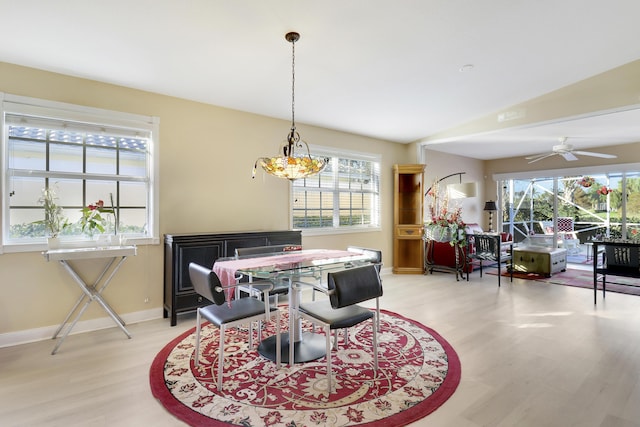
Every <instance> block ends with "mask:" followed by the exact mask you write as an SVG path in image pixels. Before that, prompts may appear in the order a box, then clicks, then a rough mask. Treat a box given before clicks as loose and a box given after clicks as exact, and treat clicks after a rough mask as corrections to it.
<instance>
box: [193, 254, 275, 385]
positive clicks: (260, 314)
mask: <svg viewBox="0 0 640 427" xmlns="http://www.w3.org/2000/svg"><path fill="white" fill-rule="evenodd" d="M189 278H190V279H191V283H192V285H193V288H194V290H195V291H196V293H197V294H198V295H200V296H202V297H203V298H206V299H207V300H209V301H211V302H212V303H213V304H211V305H207V306H204V307H199V308H198V309H197V316H196V349H195V365H196V366H199V364H200V363H199V361H200V331H201V323H202V319H201V318H202V317H204V318H205V319H206V320H208V321H209V322H210V323H211V324H212V325H213V326H215V327H217V328H218V329H219V330H220V348H219V352H218V391H221V390H222V371H223V368H224V335H225V331H226V329H227V328H229V327H235V326H239V325H244V324H247V323H248V324H249V348H253V322H258V341H260V338H261V332H262V328H261V325H260V323H261V322H262V321H265V322H269V321H270V320H271V315H272V314H275V322H276V348H277V349H279V348H280V311H279V310H278V307H271V305H270V304H269V298H268V292H269V290H268V289H267V288H266V287H265V288H264V291H263V292H265V298H264V300H263V301H261V300H259V299H257V298H253V297H246V298H240V299H233V300H230V301H227V298H226V295H227V294H228V292H227V291H228V290H230V289H232V288H234V287H236V286H237V285H236V284H233V285H229V286H223V285H222V283H220V278H219V277H218V275H217V274H216V273H215V272H214V271H212V270H211V269H209V268H206V267H203V266H202V265H199V264H196V263H194V262H192V263H190V264H189ZM280 362H281V354H280V351H277V352H276V368H277V369H280Z"/></svg>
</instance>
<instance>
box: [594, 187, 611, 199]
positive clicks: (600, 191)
mask: <svg viewBox="0 0 640 427" xmlns="http://www.w3.org/2000/svg"><path fill="white" fill-rule="evenodd" d="M596 193H598V194H600V195H601V196H606V195H607V194H609V193H613V190H612V189H610V188H609V187H607V186H606V185H603V186H602V187H600V188H598V189H597V190H596Z"/></svg>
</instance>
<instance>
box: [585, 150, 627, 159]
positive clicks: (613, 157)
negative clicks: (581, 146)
mask: <svg viewBox="0 0 640 427" xmlns="http://www.w3.org/2000/svg"><path fill="white" fill-rule="evenodd" d="M574 153H576V154H579V155H581V156H591V157H600V158H602V159H615V158H617V157H618V156H615V155H613V154H604V153H594V152H591V151H574Z"/></svg>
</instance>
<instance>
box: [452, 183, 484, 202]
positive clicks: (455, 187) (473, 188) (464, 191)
mask: <svg viewBox="0 0 640 427" xmlns="http://www.w3.org/2000/svg"><path fill="white" fill-rule="evenodd" d="M477 189H478V184H477V183H475V182H463V183H460V184H449V185H447V191H449V198H450V199H464V198H466V197H476V193H477Z"/></svg>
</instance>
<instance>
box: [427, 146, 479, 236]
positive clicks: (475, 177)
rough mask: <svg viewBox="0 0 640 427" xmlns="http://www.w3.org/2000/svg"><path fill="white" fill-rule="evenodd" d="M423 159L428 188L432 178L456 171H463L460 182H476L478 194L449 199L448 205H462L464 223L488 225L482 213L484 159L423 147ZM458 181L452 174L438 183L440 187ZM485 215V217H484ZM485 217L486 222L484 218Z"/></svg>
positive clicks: (441, 177) (439, 177)
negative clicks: (464, 197) (425, 166)
mask: <svg viewBox="0 0 640 427" xmlns="http://www.w3.org/2000/svg"><path fill="white" fill-rule="evenodd" d="M423 160H424V163H425V164H426V165H427V168H426V169H425V173H424V175H425V183H424V186H425V188H426V189H428V188H430V187H431V186H432V185H433V183H434V180H436V179H443V178H444V177H445V176H448V175H451V174H452V173H456V172H465V174H464V175H462V182H477V183H478V194H477V195H476V197H470V198H466V199H458V200H450V201H449V205H450V207H453V206H460V207H462V219H463V221H464V222H466V223H477V224H480V225H481V226H482V227H483V228H484V229H488V227H489V217H488V216H486V215H483V212H482V208H483V207H484V202H485V195H484V185H483V183H484V178H483V176H484V163H485V162H484V161H482V160H477V159H471V158H469V157H462V156H455V155H452V154H447V153H440V152H438V151H432V150H427V149H425V150H424V152H423ZM459 182H460V177H459V176H453V177H450V178H447V179H446V180H444V179H443V181H442V182H441V183H440V186H441V187H440V188H441V189H443V188H444V187H443V186H446V185H447V184H457V183H459ZM485 217H486V218H485ZM485 219H486V224H485V221H484V220H485Z"/></svg>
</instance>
